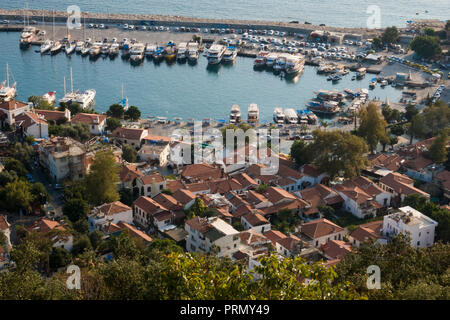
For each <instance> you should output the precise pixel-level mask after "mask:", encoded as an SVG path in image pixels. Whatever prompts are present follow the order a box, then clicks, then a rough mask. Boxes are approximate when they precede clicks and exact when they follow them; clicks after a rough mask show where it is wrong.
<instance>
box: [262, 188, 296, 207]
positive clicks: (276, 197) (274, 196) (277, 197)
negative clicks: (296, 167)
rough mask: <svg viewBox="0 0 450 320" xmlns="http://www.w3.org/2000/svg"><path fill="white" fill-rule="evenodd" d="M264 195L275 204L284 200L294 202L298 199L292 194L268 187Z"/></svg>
mask: <svg viewBox="0 0 450 320" xmlns="http://www.w3.org/2000/svg"><path fill="white" fill-rule="evenodd" d="M264 195H265V196H266V198H267V199H269V201H270V202H272V203H274V204H275V203H277V202H278V201H281V200H284V199H292V200H294V199H296V198H297V197H296V196H294V195H293V194H292V193H290V192H288V191H286V190H284V189H281V188H278V187H268V188H267V189H266V191H265V192H264Z"/></svg>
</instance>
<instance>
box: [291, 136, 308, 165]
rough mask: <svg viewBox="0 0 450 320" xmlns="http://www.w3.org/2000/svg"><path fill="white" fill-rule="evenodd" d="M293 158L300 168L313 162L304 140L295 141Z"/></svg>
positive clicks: (292, 152) (292, 148)
mask: <svg viewBox="0 0 450 320" xmlns="http://www.w3.org/2000/svg"><path fill="white" fill-rule="evenodd" d="M291 158H292V159H294V161H295V163H296V164H298V165H299V166H301V165H304V164H307V163H309V162H310V161H311V157H310V154H309V151H308V146H307V144H306V143H305V141H303V140H295V141H294V143H293V144H292V146H291Z"/></svg>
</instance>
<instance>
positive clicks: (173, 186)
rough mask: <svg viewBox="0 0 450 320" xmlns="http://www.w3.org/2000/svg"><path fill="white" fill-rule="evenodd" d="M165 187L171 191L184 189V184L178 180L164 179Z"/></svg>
mask: <svg viewBox="0 0 450 320" xmlns="http://www.w3.org/2000/svg"><path fill="white" fill-rule="evenodd" d="M166 188H167V189H169V190H170V191H172V192H176V191H178V190H180V189H185V186H184V184H183V182H181V181H180V180H166Z"/></svg>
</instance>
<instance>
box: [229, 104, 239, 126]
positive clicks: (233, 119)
mask: <svg viewBox="0 0 450 320" xmlns="http://www.w3.org/2000/svg"><path fill="white" fill-rule="evenodd" d="M239 122H241V109H240V108H239V106H238V105H237V104H234V105H233V106H232V107H231V111H230V123H239Z"/></svg>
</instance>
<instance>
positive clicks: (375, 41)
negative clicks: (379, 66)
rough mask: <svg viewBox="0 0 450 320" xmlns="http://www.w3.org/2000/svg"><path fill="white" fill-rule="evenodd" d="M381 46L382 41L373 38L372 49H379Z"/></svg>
mask: <svg viewBox="0 0 450 320" xmlns="http://www.w3.org/2000/svg"><path fill="white" fill-rule="evenodd" d="M381 45H382V41H381V39H380V38H378V37H375V38H373V39H372V46H373V48H374V49H379V48H381Z"/></svg>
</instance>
